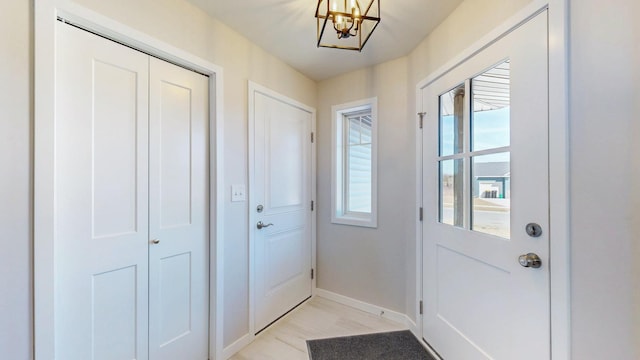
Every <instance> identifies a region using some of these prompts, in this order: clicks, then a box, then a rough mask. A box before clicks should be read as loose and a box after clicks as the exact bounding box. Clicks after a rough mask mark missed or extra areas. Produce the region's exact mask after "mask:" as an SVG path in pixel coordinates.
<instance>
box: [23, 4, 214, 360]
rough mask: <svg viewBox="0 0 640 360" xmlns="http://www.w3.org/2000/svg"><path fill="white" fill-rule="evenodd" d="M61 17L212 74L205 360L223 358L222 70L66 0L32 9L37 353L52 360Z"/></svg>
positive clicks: (210, 87)
mask: <svg viewBox="0 0 640 360" xmlns="http://www.w3.org/2000/svg"><path fill="white" fill-rule="evenodd" d="M58 18H61V19H64V20H65V21H67V22H70V23H72V24H74V25H75V26H78V27H80V28H83V29H85V30H88V31H90V32H93V33H97V34H100V35H101V36H104V37H106V38H108V39H112V40H114V41H116V42H119V43H122V44H125V45H127V46H130V47H132V48H134V49H137V50H139V51H142V52H144V53H147V54H150V55H152V56H155V57H158V58H161V59H163V60H166V61H168V62H171V63H174V64H177V65H180V66H182V67H185V68H188V69H192V70H195V71H197V72H199V73H202V74H204V75H208V76H209V169H210V170H209V176H208V178H209V193H210V198H209V223H210V227H209V239H210V240H209V241H210V253H209V259H210V260H209V261H210V262H211V261H215V264H211V265H213V266H210V267H209V279H210V280H209V308H210V311H209V357H210V358H211V359H221V358H222V326H223V318H222V315H223V310H222V309H223V308H222V305H223V304H222V301H221V299H222V296H221V295H222V285H223V281H222V279H223V268H224V262H223V253H222V241H221V240H222V239H223V234H224V229H223V225H224V213H223V209H224V207H223V205H224V203H223V201H224V195H223V194H224V192H223V191H224V181H223V180H224V174H223V169H224V163H223V159H224V147H223V145H224V144H223V134H224V126H223V125H224V122H223V107H222V105H223V96H222V91H221V90H222V84H223V73H222V68H221V67H219V66H217V65H215V64H212V63H210V62H208V61H206V60H204V59H201V58H199V57H197V56H194V55H192V54H189V53H186V52H184V51H182V50H180V49H178V48H175V47H173V46H171V45H169V44H166V43H164V42H162V41H159V40H157V39H154V38H152V37H149V36H148V35H145V34H142V33H140V32H139V31H137V30H135V29H132V28H130V27H127V26H125V25H123V24H121V23H118V22H115V21H113V20H111V19H108V18H106V17H104V16H102V15H99V14H97V13H95V12H93V11H91V10H88V9H86V8H84V7H81V6H79V5H77V4H74V3H73V2H71V1H67V0H42V1H37V2H36V3H35V21H34V24H35V79H36V81H35V84H36V85H35V121H34V136H35V141H34V147H35V149H34V190H33V191H34V204H33V209H34V213H33V219H34V220H33V221H34V224H33V227H34V255H33V264H34V270H33V271H34V272H33V273H34V285H33V286H34V337H35V341H34V355H35V358H36V359H38V360H44V359H53V356H54V353H55V352H54V348H55V331H54V329H55V309H54V286H53V284H54V282H55V276H54V271H53V270H54V245H55V236H54V234H55V232H54V230H55V213H54V207H55V196H54V192H53V185H54V181H55V178H54V170H55V168H54V165H55V164H54V157H53V155H52V154H53V149H54V147H55V143H54V133H53V129H54V125H55V115H54V114H55V111H54V109H55V101H54V99H55V76H54V74H55V66H54V64H55V51H56V48H55V23H56V21H58Z"/></svg>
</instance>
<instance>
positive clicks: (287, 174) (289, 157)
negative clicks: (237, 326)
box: [251, 91, 312, 332]
mask: <svg viewBox="0 0 640 360" xmlns="http://www.w3.org/2000/svg"><path fill="white" fill-rule="evenodd" d="M253 111H254V114H253V115H254V121H255V125H254V131H255V133H254V134H255V146H254V151H255V153H254V168H253V171H254V187H255V188H254V190H253V198H252V201H251V207H252V209H251V211H252V212H254V216H253V219H256V223H254V224H251V231H253V232H254V234H253V239H254V244H255V245H254V251H253V252H254V277H255V280H254V301H255V314H254V317H255V324H254V328H255V330H256V332H258V331H260V330H262V329H264V328H265V327H266V326H268V325H269V324H270V323H271V322H273V321H275V320H276V319H278V318H279V317H280V316H282V315H284V314H285V313H286V312H288V311H289V310H291V309H292V308H294V307H295V306H296V305H298V304H300V303H301V302H302V301H304V300H305V299H307V298H309V297H310V296H311V136H310V135H311V125H312V123H311V120H312V117H311V114H310V113H309V112H308V111H306V110H303V109H300V108H298V107H296V106H294V105H292V104H288V103H286V102H283V101H281V100H279V99H276V98H274V97H271V96H269V95H266V94H263V93H261V92H258V91H256V92H255V93H254V109H253Z"/></svg>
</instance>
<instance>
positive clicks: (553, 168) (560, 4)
mask: <svg viewBox="0 0 640 360" xmlns="http://www.w3.org/2000/svg"><path fill="white" fill-rule="evenodd" d="M544 10H547V11H548V21H549V22H548V24H549V28H548V38H549V42H548V58H549V69H548V71H549V74H548V80H549V82H548V84H549V85H548V86H549V94H548V96H549V225H550V229H549V235H550V236H549V238H550V243H549V250H550V259H549V263H550V264H553V265H552V266H550V284H549V286H550V294H551V298H550V305H551V309H550V310H551V313H550V314H549V315H550V324H551V339H550V342H551V354H550V357H551V359H570V358H571V298H570V284H571V272H570V265H571V253H570V251H571V248H570V246H571V243H570V217H569V209H570V201H571V199H570V197H569V191H568V190H569V145H568V144H569V141H568V138H569V106H568V101H569V82H568V74H569V71H568V64H569V0H533V1H532V2H531V4H530V5H528V6H526V7H525V8H524V9H523V10H521V11H519V12H518V13H516V14H515V15H514V16H512V17H511V18H509V19H508V20H507V21H505V22H504V23H503V24H501V25H500V26H498V27H496V28H495V29H494V30H493V31H491V32H490V33H489V34H487V35H486V36H484V37H482V38H481V39H480V40H478V41H477V42H475V43H474V44H473V45H471V46H470V47H468V48H467V49H465V50H464V51H462V52H461V53H460V54H459V55H458V56H456V57H454V58H452V59H451V60H450V61H449V62H447V63H446V64H445V65H444V66H442V67H440V68H439V69H437V70H436V71H434V72H432V73H431V74H430V75H429V76H428V77H426V78H425V79H423V80H422V81H420V82H419V83H418V84H417V85H416V113H417V114H418V113H421V112H422V111H423V109H424V107H423V104H422V97H421V91H422V89H424V88H426V87H427V86H428V85H429V84H431V83H432V82H433V81H435V80H436V79H438V78H440V77H441V76H443V75H444V74H446V73H447V72H449V71H450V70H451V69H453V68H455V67H456V66H457V65H459V64H461V63H463V62H464V61H466V60H467V59H468V58H470V57H472V56H473V55H475V54H476V53H478V52H480V51H481V50H483V49H484V48H486V47H488V46H490V45H491V44H492V43H494V42H495V41H497V40H498V39H500V38H502V37H503V36H505V35H506V34H508V33H509V32H511V31H512V30H514V29H515V28H517V27H518V26H519V25H520V24H522V23H523V22H524V21H526V20H528V19H530V18H532V17H533V16H535V15H537V14H539V13H540V12H542V11H544ZM422 147H423V138H422V131H420V129H418V131H416V195H418V196H416V198H417V201H416V205H417V206H416V209H418V208H420V207H423V206H424V204H423V203H422V202H423V201H422V186H421V184H422ZM422 232H423V222H421V221H420V219H419V218H418V217H416V299H415V304H416V305H415V314H416V325H417V326H416V327H415V335H416V336H417V337H418V338H420V339H421V338H422V336H423V332H422V315H420V313H419V307H418V306H419V305H418V304H419V303H420V301H421V300H422V293H423V289H422V284H423V281H422V274H423V263H422V262H423V261H422V252H423V248H422Z"/></svg>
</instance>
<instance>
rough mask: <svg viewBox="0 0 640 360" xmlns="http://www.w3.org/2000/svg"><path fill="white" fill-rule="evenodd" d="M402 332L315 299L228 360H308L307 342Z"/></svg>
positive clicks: (387, 322)
mask: <svg viewBox="0 0 640 360" xmlns="http://www.w3.org/2000/svg"><path fill="white" fill-rule="evenodd" d="M405 329H407V327H406V326H405V325H404V324H399V323H397V322H395V321H391V320H389V319H386V318H382V317H380V316H376V315H372V314H369V313H366V312H364V311H361V310H357V309H354V308H352V307H349V306H345V305H342V304H339V303H336V302H334V301H331V300H327V299H324V298H321V297H315V298H313V299H311V300H309V301H308V302H306V303H305V304H303V305H301V306H300V307H299V308H297V309H295V310H293V311H292V312H291V313H289V314H288V315H287V316H285V317H284V318H283V319H281V320H280V321H279V322H277V323H276V324H274V325H272V326H271V327H269V328H268V329H267V330H265V331H264V332H262V333H260V334H259V335H258V337H257V338H256V339H255V341H254V342H253V343H251V344H249V345H248V346H246V347H245V348H244V349H242V350H240V351H239V352H238V353H237V354H236V355H234V356H233V357H231V359H232V360H271V359H273V360H308V359H309V355H308V353H307V344H306V340H308V339H309V340H311V339H321V338H328V337H336V336H348V335H360V334H368V333H374V332H382V331H396V330H405Z"/></svg>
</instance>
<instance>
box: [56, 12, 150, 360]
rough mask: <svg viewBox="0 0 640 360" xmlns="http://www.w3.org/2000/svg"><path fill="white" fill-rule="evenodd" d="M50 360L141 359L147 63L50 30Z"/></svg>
mask: <svg viewBox="0 0 640 360" xmlns="http://www.w3.org/2000/svg"><path fill="white" fill-rule="evenodd" d="M56 31H57V34H56V41H57V48H56V117H55V190H54V191H55V199H56V200H55V201H56V202H55V215H54V216H55V222H56V228H55V254H54V257H55V260H54V262H55V272H56V283H55V324H56V327H55V331H56V332H55V342H56V354H55V357H56V358H57V359H68V360H74V359H78V360H85V359H134V358H135V359H146V358H147V356H148V351H147V349H148V333H147V331H148V311H147V307H148V305H147V303H148V297H147V294H148V257H147V254H148V221H149V220H148V206H147V204H148V185H147V183H148V170H147V169H148V167H147V164H148V130H147V129H148V127H149V124H148V81H149V80H148V72H149V70H148V56H146V55H144V54H142V53H139V52H137V51H134V50H131V49H129V48H127V47H124V46H121V45H118V44H116V43H114V42H111V41H108V40H105V39H103V38H101V37H98V36H96V35H93V34H91V33H89V32H86V31H83V30H79V29H77V28H74V27H72V26H69V25H66V24H63V23H59V24H58V25H57V27H56Z"/></svg>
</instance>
